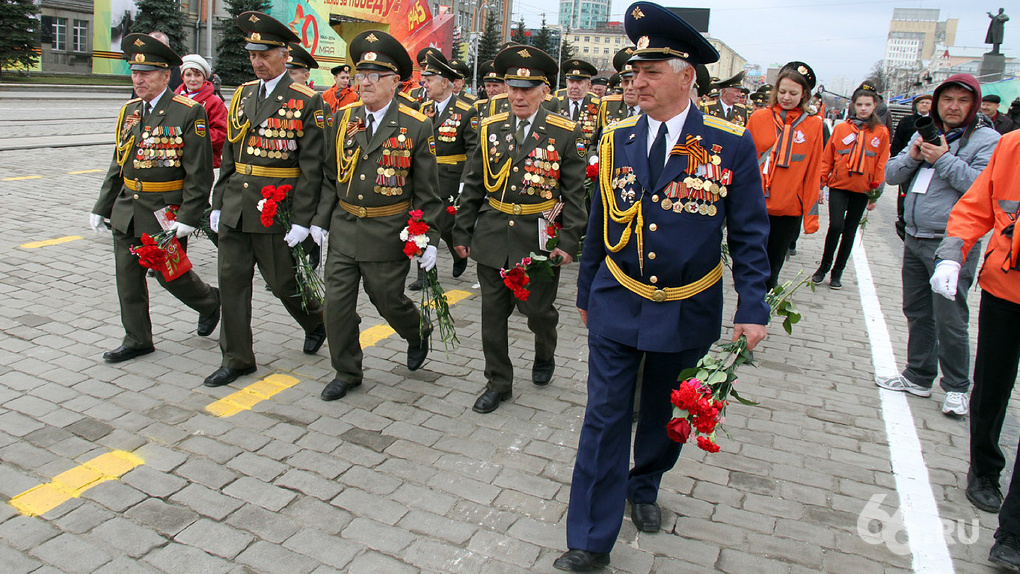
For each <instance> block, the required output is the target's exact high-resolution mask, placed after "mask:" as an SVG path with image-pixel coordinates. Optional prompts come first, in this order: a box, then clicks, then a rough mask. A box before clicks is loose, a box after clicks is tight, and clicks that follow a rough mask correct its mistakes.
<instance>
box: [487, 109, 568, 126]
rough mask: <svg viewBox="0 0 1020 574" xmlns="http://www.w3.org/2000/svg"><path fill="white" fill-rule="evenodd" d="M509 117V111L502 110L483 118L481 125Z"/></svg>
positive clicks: (501, 120) (503, 120)
mask: <svg viewBox="0 0 1020 574" xmlns="http://www.w3.org/2000/svg"><path fill="white" fill-rule="evenodd" d="M550 117H552V115H551V114H550ZM509 118H510V112H502V113H499V114H496V115H494V116H489V117H487V118H485V119H484V120H482V126H487V125H489V124H494V123H497V122H505V121H506V120H507V119H509Z"/></svg>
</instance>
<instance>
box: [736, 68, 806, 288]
mask: <svg viewBox="0 0 1020 574" xmlns="http://www.w3.org/2000/svg"><path fill="white" fill-rule="evenodd" d="M814 87H815V74H814V71H812V70H811V67H810V66H808V65H807V64H805V63H803V62H790V63H789V64H786V65H785V66H783V68H782V69H781V70H780V71H779V77H778V78H777V80H776V88H775V89H774V90H773V91H772V96H771V101H770V105H769V107H767V108H764V109H760V110H757V111H756V112H754V113H753V114H751V118H750V120H748V122H747V129H748V130H749V131H750V132H751V137H752V138H753V139H754V147H755V148H756V149H757V151H758V166H759V168H760V169H761V179H762V186H763V188H764V192H765V205H766V207H767V208H768V212H769V226H770V228H769V241H768V245H767V246H766V251H767V253H768V256H769V265H770V266H771V267H772V274H771V276H770V277H769V280H768V283H767V284H766V287H767V288H769V289H771V288H773V287H775V286H776V284H777V283H778V282H779V271H780V270H782V268H783V262H784V261H786V253H787V251H788V250H789V248H790V244H791V243H792V242H793V241H795V240H796V239H797V235H798V230H799V228H800V226H801V223H802V221H803V225H804V232H805V233H814V232H815V231H818V191H819V188H820V185H819V182H818V170H819V169H820V166H821V163H822V151H823V149H824V146H823V144H822V120H821V118H819V117H818V116H816V115H812V114H811V113H810V112H809V111H808V103H809V102H810V100H811V90H812V89H813V88H814Z"/></svg>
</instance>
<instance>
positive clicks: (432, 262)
mask: <svg viewBox="0 0 1020 574" xmlns="http://www.w3.org/2000/svg"><path fill="white" fill-rule="evenodd" d="M419 259H420V260H421V261H420V262H419V263H418V265H419V266H421V268H422V269H424V270H426V271H432V268H433V267H435V266H436V246H435V245H428V246H426V247H425V252H424V253H422V254H421V255H420V256H419Z"/></svg>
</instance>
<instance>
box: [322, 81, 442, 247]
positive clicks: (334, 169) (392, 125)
mask: <svg viewBox="0 0 1020 574" xmlns="http://www.w3.org/2000/svg"><path fill="white" fill-rule="evenodd" d="M329 124H330V125H327V128H326V152H325V160H324V176H323V182H322V185H323V188H322V197H321V200H320V202H319V207H318V209H317V210H316V213H315V219H314V221H313V223H314V224H315V225H318V226H319V227H321V228H323V229H327V230H329V231H330V237H329V241H330V245H331V246H332V245H339V249H340V252H341V253H343V254H344V255H346V256H348V257H351V258H353V259H356V260H358V261H397V260H401V259H407V256H406V255H404V252H403V248H404V241H402V240H401V239H400V232H401V230H403V229H404V227H405V226H406V225H407V220H408V217H409V215H408V212H409V211H410V210H412V209H420V210H422V212H423V213H424V216H425V219H426V220H428V221H429V222H430V229H429V232H428V237H429V243H430V244H431V245H436V244H437V242H438V241H439V229H438V228H437V226H436V222H437V221H438V220H439V216H440V213H441V211H442V210H443V203H442V201H440V199H439V195H438V187H439V180H438V177H437V172H436V156H435V143H434V142H435V140H434V137H433V131H432V121H431V120H430V119H429V118H428V117H426V116H425V115H423V114H422V113H421V112H418V111H416V110H413V109H411V108H409V107H407V106H405V105H403V104H402V103H400V99H399V97H395V98H394V99H393V101H391V102H390V107H389V108H388V109H387V110H386V114H385V115H384V116H383V118H382V119H381V120H380V121H379V124H378V129H376V130H375V133H374V134H373V135H372V139H371V140H369V139H368V138H367V133H366V131H365V125H366V124H365V105H364V103H363V102H355V103H353V104H351V105H349V106H345V107H343V108H341V109H339V110H337V113H336V114H335V115H334V116H333V118H332V121H331V122H329ZM454 191H456V190H454ZM341 202H343V203H341ZM345 205H346V208H345ZM370 210H371V211H370ZM376 210H382V212H383V213H389V212H392V214H388V215H383V216H378V217H377V216H374V213H379V212H378V211H376ZM350 211H354V212H355V213H351V212H350ZM334 242H335V243H334Z"/></svg>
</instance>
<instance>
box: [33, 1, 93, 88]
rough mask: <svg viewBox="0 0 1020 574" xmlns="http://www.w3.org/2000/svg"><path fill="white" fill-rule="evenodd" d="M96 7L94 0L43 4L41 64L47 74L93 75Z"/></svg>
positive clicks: (46, 2)
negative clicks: (93, 36)
mask: <svg viewBox="0 0 1020 574" xmlns="http://www.w3.org/2000/svg"><path fill="white" fill-rule="evenodd" d="M92 4H93V3H92V0H43V2H42V3H41V4H40V6H39V19H40V26H39V30H40V42H39V45H40V48H41V49H42V50H41V51H42V53H41V54H40V58H39V64H40V68H41V69H42V70H43V71H46V72H71V73H80V74H88V73H89V72H91V71H92V32H93V21H94V18H93V5H92Z"/></svg>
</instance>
